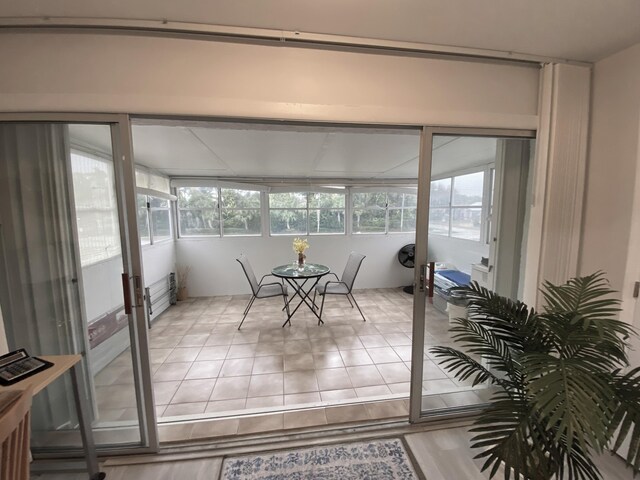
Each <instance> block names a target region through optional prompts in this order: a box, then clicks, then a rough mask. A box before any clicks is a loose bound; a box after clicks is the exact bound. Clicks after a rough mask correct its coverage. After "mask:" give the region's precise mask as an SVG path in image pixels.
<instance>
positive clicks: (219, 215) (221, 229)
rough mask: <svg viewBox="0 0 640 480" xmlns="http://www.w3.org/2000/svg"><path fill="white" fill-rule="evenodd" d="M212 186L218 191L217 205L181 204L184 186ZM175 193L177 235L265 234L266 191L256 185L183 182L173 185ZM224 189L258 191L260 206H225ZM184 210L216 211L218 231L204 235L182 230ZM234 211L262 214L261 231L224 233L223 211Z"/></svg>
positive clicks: (197, 236) (191, 236)
mask: <svg viewBox="0 0 640 480" xmlns="http://www.w3.org/2000/svg"><path fill="white" fill-rule="evenodd" d="M203 187H204V188H210V189H214V190H215V191H216V195H217V197H216V206H215V207H208V208H183V207H181V206H180V194H179V191H180V189H182V188H203ZM172 188H173V193H174V194H175V196H176V197H177V200H176V206H175V212H176V213H175V215H176V223H177V226H178V227H177V229H176V233H177V237H178V238H179V239H180V238H227V237H229V238H237V237H261V236H263V235H264V204H265V198H264V191H263V190H262V189H259V188H256V186H255V185H246V186H242V185H239V184H234V185H225V184H224V183H220V182H207V181H204V182H202V183H200V182H198V183H194V184H193V185H187V184H181V185H176V186H173V187H172ZM222 190H244V191H252V192H258V193H259V196H260V206H259V207H254V208H225V207H224V206H223V204H222V203H223V202H222ZM183 210H185V211H186V210H199V211H215V212H216V218H217V220H218V228H217V233H214V234H211V233H207V234H203V235H187V234H185V233H183V232H182V223H181V214H182V211H183ZM225 210H226V211H234V210H255V211H257V212H258V213H259V214H260V232H259V233H250V234H228V233H227V234H225V233H224V218H223V215H222V214H223V211H225Z"/></svg>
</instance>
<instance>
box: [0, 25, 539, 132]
mask: <svg viewBox="0 0 640 480" xmlns="http://www.w3.org/2000/svg"><path fill="white" fill-rule="evenodd" d="M0 64H1V65H7V66H9V65H10V68H5V69H4V70H3V74H2V75H0V92H1V93H0V111H19V112H23V111H71V112H127V113H147V114H168V115H180V114H183V115H221V116H239V117H251V118H288V119H297V120H329V121H345V122H366V123H387V124H402V123H408V124H418V125H420V124H437V125H468V126H482V127H508V128H529V129H533V128H535V127H536V115H537V108H538V68H537V67H531V66H523V65H517V66H516V65H507V64H497V63H484V62H480V61H461V60H460V59H456V60H443V59H433V58H419V57H417V56H415V57H412V56H399V55H384V54H380V53H354V52H344V51H332V50H323V49H314V48H308V47H292V46H288V45H285V44H275V45H273V46H266V45H249V44H241V43H223V42H219V41H212V40H210V39H195V38H190V39H186V38H171V37H161V36H151V34H149V35H130V34H126V33H124V32H119V33H118V34H117V35H114V34H99V33H78V32H76V33H68V32H60V31H58V32H51V31H49V32H36V33H34V32H24V33H17V32H11V33H9V32H1V33H0Z"/></svg>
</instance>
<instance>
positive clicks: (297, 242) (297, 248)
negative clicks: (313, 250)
mask: <svg viewBox="0 0 640 480" xmlns="http://www.w3.org/2000/svg"><path fill="white" fill-rule="evenodd" d="M307 248H309V242H308V241H307V239H306V238H298V237H296V238H294V239H293V251H294V252H296V253H304V251H305V250H306V249H307Z"/></svg>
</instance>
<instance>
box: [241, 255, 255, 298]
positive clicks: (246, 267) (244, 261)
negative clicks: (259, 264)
mask: <svg viewBox="0 0 640 480" xmlns="http://www.w3.org/2000/svg"><path fill="white" fill-rule="evenodd" d="M236 261H237V262H238V263H240V265H241V266H242V270H243V271H244V274H245V275H246V276H247V280H249V285H251V291H252V292H253V294H254V295H255V294H256V293H257V292H258V286H259V285H258V280H257V279H256V274H255V273H253V268H251V263H249V259H248V258H247V256H246V255H245V254H244V253H243V254H241V255H240V258H236Z"/></svg>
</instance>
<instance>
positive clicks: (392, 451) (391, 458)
mask: <svg viewBox="0 0 640 480" xmlns="http://www.w3.org/2000/svg"><path fill="white" fill-rule="evenodd" d="M221 478H222V479H223V480H240V479H242V480H245V479H247V480H249V479H251V480H294V479H295V480H302V479H309V480H311V479H313V480H347V479H362V480H374V479H384V480H391V479H394V480H395V479H401V480H417V479H418V476H417V474H416V472H415V470H414V469H413V466H412V465H411V461H410V460H409V456H408V455H407V452H406V451H405V449H404V447H403V446H402V442H401V441H400V440H399V439H397V438H392V439H383V440H372V441H369V442H357V443H340V444H335V445H321V446H318V447H312V448H304V449H300V450H290V451H278V452H268V453H265V454H263V455H247V456H241V457H230V458H227V459H225V461H224V464H223V465H222V477H221Z"/></svg>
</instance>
